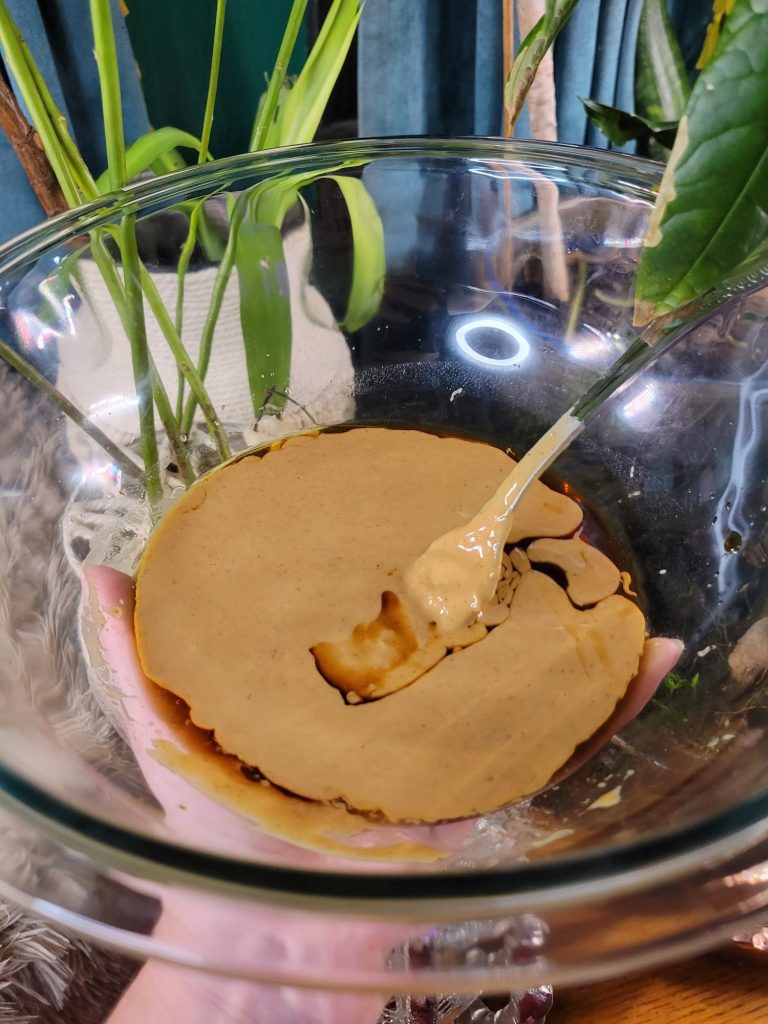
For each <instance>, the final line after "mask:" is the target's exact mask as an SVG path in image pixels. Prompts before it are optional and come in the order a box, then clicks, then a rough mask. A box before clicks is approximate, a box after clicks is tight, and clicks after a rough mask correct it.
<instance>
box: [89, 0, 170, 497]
mask: <svg viewBox="0 0 768 1024" xmlns="http://www.w3.org/2000/svg"><path fill="white" fill-rule="evenodd" d="M90 7H91V24H92V26H93V41H94V53H95V56H96V66H97V68H98V72H99V86H100V88H101V108H102V118H103V122H104V139H105V142H106V146H107V164H108V170H109V182H110V188H111V189H112V190H113V191H114V190H117V189H120V188H122V187H123V186H124V185H125V183H126V178H127V173H128V172H127V167H126V160H125V137H124V134H123V104H122V97H121V95H120V72H119V69H118V63H117V47H116V45H115V28H114V25H113V23H112V10H111V6H110V0H90ZM118 246H119V248H120V256H121V259H122V264H123V288H124V293H123V294H124V301H123V305H122V320H123V326H124V328H125V332H126V334H127V335H128V341H129V344H130V346H131V361H132V364H133V378H134V382H135V386H136V399H137V403H138V411H139V430H140V434H141V448H142V453H143V456H144V472H145V476H146V488H147V498H148V499H149V502H150V504H151V505H152V506H153V507H156V506H157V505H158V503H159V501H160V499H161V497H162V482H161V479H160V465H159V460H158V446H157V433H156V429H155V407H154V402H153V396H154V392H155V390H156V389H154V388H153V381H152V372H151V360H150V354H149V346H148V344H147V328H146V323H145V320H144V300H143V297H142V293H141V273H140V268H141V260H140V259H139V250H138V246H137V243H136V215H135V214H124V216H123V218H122V221H121V223H120V226H119V228H118ZM100 258H101V257H100ZM102 263H103V264H104V268H105V269H106V270H107V273H108V274H109V270H110V269H114V264H113V263H112V261H111V260H108V261H104V260H102ZM105 280H106V278H105ZM112 286H113V287H114V281H113V282H112ZM107 287H110V285H109V282H107ZM117 305H118V309H120V303H119V302H118V304H117ZM166 429H167V427H166Z"/></svg>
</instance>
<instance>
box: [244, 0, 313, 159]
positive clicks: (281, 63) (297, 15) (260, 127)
mask: <svg viewBox="0 0 768 1024" xmlns="http://www.w3.org/2000/svg"><path fill="white" fill-rule="evenodd" d="M306 9H307V0H293V6H292V7H291V12H290V14H289V15H288V23H287V25H286V26H285V32H284V33H283V39H282V42H281V43H280V49H279V50H278V52H277V59H276V60H275V66H274V68H273V69H272V74H271V75H270V76H269V84H268V85H267V94H266V96H265V97H264V103H263V105H262V107H261V111H260V113H258V114H257V116H256V121H255V123H254V126H253V131H252V132H251V141H250V144H249V147H248V148H249V149H250V150H258V149H262V148H263V142H264V137H265V136H266V133H267V129H268V128H269V126H270V125H271V124H272V122H273V121H274V119H275V111H276V110H277V104H278V100H279V99H280V90H281V89H282V88H283V84H284V82H285V76H286V75H287V74H288V64H289V62H290V59H291V56H292V54H293V50H294V47H295V46H296V40H297V38H298V35H299V31H300V30H301V24H302V22H303V21H304V12H305V11H306Z"/></svg>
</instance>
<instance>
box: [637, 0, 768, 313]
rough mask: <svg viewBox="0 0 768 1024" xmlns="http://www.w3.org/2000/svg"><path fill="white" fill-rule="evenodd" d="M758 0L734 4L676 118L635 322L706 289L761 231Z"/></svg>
mask: <svg viewBox="0 0 768 1024" xmlns="http://www.w3.org/2000/svg"><path fill="white" fill-rule="evenodd" d="M767 12H768V7H767V6H766V0H736V2H735V3H734V5H733V8H732V10H731V12H730V14H729V15H728V17H727V18H726V19H725V21H724V23H723V25H722V30H721V33H720V39H719V42H718V44H717V49H716V50H715V53H714V55H713V56H712V59H711V60H710V61H709V63H708V64H707V66H706V68H705V69H704V70H703V71H702V72H701V74H700V75H699V77H698V79H697V81H696V84H695V86H694V89H693V92H692V94H691V99H690V102H689V104H688V108H687V110H686V113H685V115H684V116H683V118H682V120H681V122H680V128H679V131H678V134H677V139H676V141H675V145H674V148H673V150H672V154H671V156H670V159H669V163H668V164H667V169H666V172H665V175H664V178H663V180H662V183H661V188H660V190H659V195H658V198H657V200H656V206H655V209H654V212H653V215H652V217H651V223H650V226H649V229H648V234H647V236H646V241H645V247H644V250H643V255H642V260H641V263H640V268H639V272H638V278H637V290H636V304H635V320H636V322H637V323H645V322H646V321H648V320H649V319H651V318H652V317H654V316H659V315H662V314H665V313H669V312H672V311H674V310H676V309H678V308H680V307H681V306H684V305H686V304H687V303H689V302H691V301H693V300H694V299H697V298H699V297H700V296H702V295H704V294H705V293H706V292H708V291H709V290H710V289H712V288H713V287H714V286H715V285H717V284H718V282H720V281H721V280H722V279H723V278H724V277H725V276H727V275H728V274H730V273H732V272H733V271H734V270H735V269H736V268H738V267H739V265H740V264H742V263H743V262H744V261H745V260H746V259H747V258H748V257H749V256H750V255H751V254H752V253H753V252H754V251H755V250H756V249H758V248H759V247H760V246H761V245H762V244H763V243H764V240H765V238H766V237H768V104H766V101H765V98H766V95H768V32H767V31H766V24H765V16H766V13H767Z"/></svg>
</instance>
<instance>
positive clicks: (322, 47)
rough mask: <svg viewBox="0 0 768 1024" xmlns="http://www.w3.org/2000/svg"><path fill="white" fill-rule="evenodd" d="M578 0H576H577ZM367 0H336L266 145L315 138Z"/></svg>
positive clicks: (269, 131)
mask: <svg viewBox="0 0 768 1024" xmlns="http://www.w3.org/2000/svg"><path fill="white" fill-rule="evenodd" d="M573 2H575V0H573ZM364 3H365V0H333V4H332V5H331V8H330V10H329V11H328V13H327V14H326V16H325V20H324V21H323V25H322V28H321V29H320V32H319V34H318V37H317V39H316V41H315V44H314V46H313V47H312V50H311V52H310V54H309V56H308V57H307V60H306V62H305V64H304V67H303V68H302V69H301V73H300V74H299V76H298V78H297V79H296V82H295V83H294V85H293V87H292V88H291V89H289V90H288V92H287V93H286V94H285V95H284V96H281V98H280V105H279V108H278V111H277V117H276V119H275V120H274V121H273V122H272V123H271V124H270V125H268V126H267V130H266V134H265V135H264V137H263V138H264V146H263V148H266V149H270V148H272V147H277V146H293V145H296V144H298V143H302V142H311V141H312V139H313V138H314V137H315V132H316V131H317V128H318V125H319V124H320V118H321V117H322V116H323V111H324V110H325V107H326V104H327V103H328V98H329V97H330V95H331V92H332V90H333V87H334V85H335V84H336V80H337V78H338V77H339V74H340V72H341V69H342V67H343V65H344V61H345V60H346V57H347V54H348V52H349V48H350V46H351V45H352V40H353V39H354V36H355V30H356V29H357V23H358V21H359V20H360V15H361V13H362V10H363V5H364Z"/></svg>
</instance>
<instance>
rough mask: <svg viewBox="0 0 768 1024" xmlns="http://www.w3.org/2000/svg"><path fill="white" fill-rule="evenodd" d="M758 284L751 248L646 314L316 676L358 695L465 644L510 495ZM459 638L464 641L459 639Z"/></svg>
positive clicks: (762, 279)
mask: <svg viewBox="0 0 768 1024" xmlns="http://www.w3.org/2000/svg"><path fill="white" fill-rule="evenodd" d="M766 282H768V264H766V262H765V256H764V254H762V256H761V255H758V256H756V257H754V258H753V259H752V261H748V262H747V263H746V264H744V265H743V266H742V267H741V268H739V270H738V271H737V272H736V273H734V274H733V275H731V276H730V277H728V278H726V279H725V280H724V281H723V282H721V284H720V285H719V286H718V287H717V288H716V289H712V290H711V291H709V292H707V293H706V294H705V295H703V296H701V297H700V298H698V299H696V300H694V301H693V302H691V303H689V304H688V305H687V306H686V307H684V308H683V309H681V310H677V311H674V312H673V313H671V314H667V315H665V316H662V317H659V318H657V319H655V320H652V321H651V322H650V323H649V324H648V325H647V326H646V327H645V329H644V330H643V331H642V333H641V334H639V335H638V336H637V337H636V338H635V339H634V341H632V343H631V344H630V345H629V347H628V348H627V350H626V351H625V352H624V354H623V355H622V356H620V357H619V359H617V360H616V362H614V363H613V364H612V365H611V367H610V368H609V369H608V371H607V372H606V373H605V374H604V375H603V376H602V377H601V378H600V379H599V380H597V381H596V382H595V383H594V384H593V385H592V386H591V387H590V388H589V389H588V391H587V392H586V393H585V394H584V395H582V397H581V398H579V399H578V400H577V401H576V402H575V403H574V405H572V406H571V407H570V409H568V410H567V411H566V412H565V413H563V415H562V416H561V417H560V419H558V420H557V422H556V423H555V424H554V426H552V427H551V428H550V429H549V430H548V431H547V432H546V433H545V434H544V435H543V437H541V438H540V439H539V440H538V441H537V442H536V444H535V445H534V446H533V447H532V448H531V449H530V450H529V451H528V452H527V453H526V454H525V455H524V456H523V458H522V459H521V460H520V461H519V462H518V463H517V465H516V466H515V468H514V469H513V470H512V472H511V473H510V474H509V475H508V476H507V478H506V479H505V480H504V481H503V482H502V484H501V486H500V487H499V489H498V490H497V491H496V493H495V494H494V495H493V496H492V497H491V498H490V500H489V501H487V502H486V504H485V505H484V506H483V507H482V508H481V509H480V511H479V512H478V513H477V514H476V515H475V516H474V517H473V518H472V519H471V520H470V521H469V523H467V524H464V525H463V526H460V527H457V528H456V529H454V530H451V531H449V532H448V533H446V534H444V535H443V536H441V537H438V538H437V539H436V540H434V541H433V542H432V544H430V546H429V547H428V548H427V550H426V551H425V552H424V553H423V554H422V555H420V556H419V558H417V559H416V561H415V562H414V563H413V564H412V565H411V566H409V567H408V568H407V570H406V571H405V572H404V574H403V580H402V583H403V585H402V587H401V592H400V593H399V594H396V593H394V592H392V591H386V592H385V593H384V594H383V595H382V608H381V612H380V613H379V615H378V616H377V617H376V618H375V619H374V620H373V621H372V622H368V623H361V624H360V625H358V626H357V627H355V629H354V630H353V631H352V633H351V635H350V636H349V637H347V638H344V639H343V640H341V641H336V642H323V643H320V644H317V645H315V647H314V648H313V649H312V653H313V654H314V656H315V661H316V664H317V667H318V669H319V671H320V672H321V674H322V675H323V676H324V677H325V678H326V679H327V680H328V681H329V682H330V683H332V684H333V685H334V686H337V687H339V689H341V690H343V691H346V692H347V693H350V692H354V693H356V694H357V695H358V697H380V696H383V695H384V694H385V693H390V692H392V691H393V690H397V689H401V688H402V687H403V686H406V685H409V684H410V683H411V682H413V681H414V680H415V679H417V678H418V677H419V676H421V675H423V674H424V672H426V671H427V670H428V669H429V668H431V667H432V666H433V665H434V664H436V663H437V661H439V660H440V659H441V658H442V657H443V656H444V654H445V653H446V651H447V650H448V649H449V648H450V647H453V646H457V645H458V646H462V645H463V644H464V643H465V642H473V639H479V637H477V638H470V637H469V634H468V631H471V630H472V629H473V628H474V627H476V626H477V624H478V623H479V624H480V625H481V633H482V634H483V635H484V633H485V629H484V628H482V620H483V615H484V611H485V609H486V608H487V607H488V606H489V605H490V603H491V602H492V601H493V597H494V594H495V592H496V587H497V585H498V582H499V579H500V575H501V566H502V555H503V553H504V545H505V543H506V540H507V537H508V535H509V531H510V527H511V523H512V516H513V514H514V511H515V509H516V508H517V506H518V504H519V502H520V500H521V499H522V497H523V496H524V495H525V493H526V492H527V491H528V489H529V488H530V487H531V485H532V484H533V483H535V482H536V481H537V480H538V479H539V478H540V477H541V475H542V474H543V473H544V472H545V471H546V470H547V469H548V468H549V467H550V466H551V465H552V463H553V462H554V461H555V460H556V459H557V457H558V456H559V455H560V454H562V452H563V451H565V449H566V448H568V446H569V445H570V444H571V443H572V442H573V441H574V439H575V438H576V437H578V435H579V434H581V432H582V431H583V430H584V429H585V427H586V426H587V424H588V423H589V422H590V421H591V420H592V419H593V418H594V416H595V415H596V414H597V412H598V411H599V410H600V409H601V408H602V407H603V405H604V404H605V402H606V401H607V400H608V399H609V398H610V397H611V396H612V395H614V394H615V393H616V392H617V391H618V390H619V389H620V388H622V387H624V385H626V384H628V383H629V382H630V381H631V380H632V379H633V378H635V377H636V376H637V375H638V374H639V373H640V372H641V371H642V370H644V369H645V368H646V367H648V366H649V365H650V364H651V363H653V362H655V360H657V359H658V358H659V357H660V356H661V355H663V354H664V353H665V352H667V351H668V350H669V349H670V348H671V347H672V346H673V345H675V344H676V343H677V342H678V341H679V340H680V339H681V338H683V337H685V336H686V335H687V334H688V333H689V332H690V330H691V329H692V328H694V327H695V326H696V325H697V324H699V323H700V322H702V321H703V320H704V319H705V318H706V317H707V316H708V315H709V314H710V313H711V312H712V311H713V310H715V309H717V308H719V307H721V306H723V305H724V304H725V303H726V302H729V301H731V300H733V299H735V298H736V297H738V296H743V295H746V294H748V293H750V292H752V291H755V290H756V289H758V288H759V287H761V286H762V285H763V284H765V283H766ZM463 638H464V639H463Z"/></svg>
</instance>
